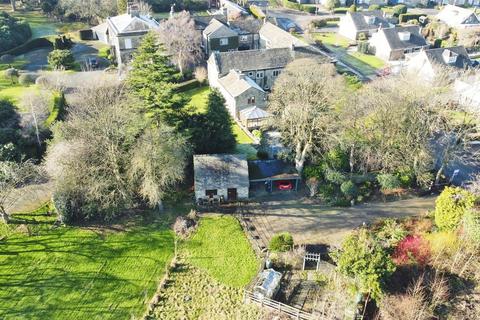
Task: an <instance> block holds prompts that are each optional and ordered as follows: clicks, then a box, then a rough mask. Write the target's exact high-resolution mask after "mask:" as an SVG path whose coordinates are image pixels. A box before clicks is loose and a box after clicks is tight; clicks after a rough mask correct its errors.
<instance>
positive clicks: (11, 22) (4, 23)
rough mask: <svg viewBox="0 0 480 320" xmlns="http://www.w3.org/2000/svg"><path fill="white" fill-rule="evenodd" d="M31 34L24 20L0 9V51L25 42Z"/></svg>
mask: <svg viewBox="0 0 480 320" xmlns="http://www.w3.org/2000/svg"><path fill="white" fill-rule="evenodd" d="M31 36H32V30H31V29H30V26H29V25H28V23H27V22H26V21H22V20H20V19H17V18H15V17H13V16H11V15H9V14H8V13H6V12H5V11H0V48H1V51H0V52H6V51H8V50H10V49H12V48H15V47H17V46H19V45H21V44H23V43H25V42H26V41H27V40H28V39H29V38H30V37H31Z"/></svg>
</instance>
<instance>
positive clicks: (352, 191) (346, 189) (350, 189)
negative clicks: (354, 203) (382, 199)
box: [340, 180, 358, 199]
mask: <svg viewBox="0 0 480 320" xmlns="http://www.w3.org/2000/svg"><path fill="white" fill-rule="evenodd" d="M340 190H341V191H342V193H343V194H344V195H345V196H346V197H347V198H348V199H352V198H355V197H356V196H357V193H358V188H357V186H356V185H355V184H354V183H353V182H352V181H350V180H348V181H345V182H343V183H342V184H341V185H340Z"/></svg>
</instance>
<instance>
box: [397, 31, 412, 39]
mask: <svg viewBox="0 0 480 320" xmlns="http://www.w3.org/2000/svg"><path fill="white" fill-rule="evenodd" d="M410 35H411V34H410V32H408V31H401V32H399V33H398V37H399V38H400V40H401V41H409V40H410Z"/></svg>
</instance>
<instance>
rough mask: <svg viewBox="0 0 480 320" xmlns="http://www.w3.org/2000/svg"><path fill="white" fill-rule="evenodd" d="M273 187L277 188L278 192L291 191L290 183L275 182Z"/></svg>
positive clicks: (291, 185)
mask: <svg viewBox="0 0 480 320" xmlns="http://www.w3.org/2000/svg"><path fill="white" fill-rule="evenodd" d="M275 185H276V186H277V188H278V190H292V189H293V184H292V182H291V181H287V180H285V181H277V182H275Z"/></svg>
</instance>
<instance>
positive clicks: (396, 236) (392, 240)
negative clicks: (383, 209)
mask: <svg viewBox="0 0 480 320" xmlns="http://www.w3.org/2000/svg"><path fill="white" fill-rule="evenodd" d="M407 234H408V232H407V230H406V229H405V228H404V227H403V225H402V224H400V223H398V222H397V221H396V220H395V219H386V220H384V221H383V224H382V226H381V227H380V229H379V230H378V231H377V232H376V234H375V237H376V238H377V239H378V240H379V241H380V242H381V243H382V245H383V246H384V247H385V248H393V247H395V246H397V244H398V243H399V242H400V241H402V240H403V239H404V238H405V237H406V236H407Z"/></svg>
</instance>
